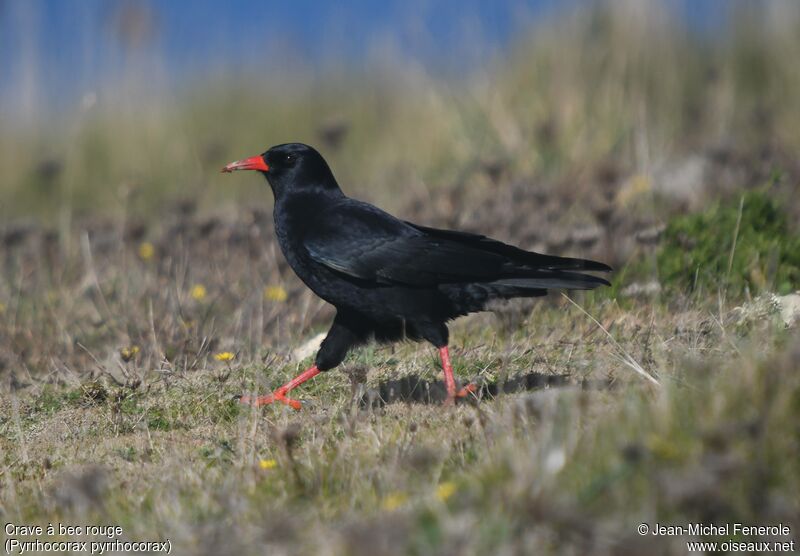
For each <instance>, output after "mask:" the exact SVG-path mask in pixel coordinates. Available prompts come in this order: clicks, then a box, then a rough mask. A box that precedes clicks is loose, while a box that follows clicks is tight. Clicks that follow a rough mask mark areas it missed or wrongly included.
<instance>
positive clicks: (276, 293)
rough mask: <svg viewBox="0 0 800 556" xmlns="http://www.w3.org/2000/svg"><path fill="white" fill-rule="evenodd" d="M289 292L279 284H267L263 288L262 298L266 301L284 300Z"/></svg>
mask: <svg viewBox="0 0 800 556" xmlns="http://www.w3.org/2000/svg"><path fill="white" fill-rule="evenodd" d="M287 297H289V294H288V293H286V290H285V289H283V287H281V286H267V287H266V288H264V299H266V300H267V301H286V298H287Z"/></svg>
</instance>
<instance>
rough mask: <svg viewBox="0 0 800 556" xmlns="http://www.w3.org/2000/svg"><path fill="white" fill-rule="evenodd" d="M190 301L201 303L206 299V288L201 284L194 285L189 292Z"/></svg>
mask: <svg viewBox="0 0 800 556" xmlns="http://www.w3.org/2000/svg"><path fill="white" fill-rule="evenodd" d="M191 295H192V299H194V300H195V301H203V300H204V299H205V298H206V287H205V286H204V285H203V284H195V285H194V286H192V291H191Z"/></svg>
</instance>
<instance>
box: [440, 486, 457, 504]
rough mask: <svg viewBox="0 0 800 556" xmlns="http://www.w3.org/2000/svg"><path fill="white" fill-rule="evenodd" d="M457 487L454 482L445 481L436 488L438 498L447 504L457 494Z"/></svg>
mask: <svg viewBox="0 0 800 556" xmlns="http://www.w3.org/2000/svg"><path fill="white" fill-rule="evenodd" d="M456 490H457V487H456V484H455V483H454V482H453V481H445V482H443V483H442V484H440V485H439V486H438V487H436V498H438V499H439V500H441V501H442V502H447V499H448V498H450V497H451V496H453V495H454V494H455V493H456Z"/></svg>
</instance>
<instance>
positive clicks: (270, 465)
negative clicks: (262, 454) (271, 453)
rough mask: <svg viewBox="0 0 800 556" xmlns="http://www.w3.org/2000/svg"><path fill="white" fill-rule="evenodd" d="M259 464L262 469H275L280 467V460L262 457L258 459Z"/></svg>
mask: <svg viewBox="0 0 800 556" xmlns="http://www.w3.org/2000/svg"><path fill="white" fill-rule="evenodd" d="M258 466H259V467H260V468H261V469H275V468H276V467H278V462H277V461H275V460H274V459H262V460H259V461H258Z"/></svg>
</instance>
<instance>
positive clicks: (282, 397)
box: [239, 365, 320, 409]
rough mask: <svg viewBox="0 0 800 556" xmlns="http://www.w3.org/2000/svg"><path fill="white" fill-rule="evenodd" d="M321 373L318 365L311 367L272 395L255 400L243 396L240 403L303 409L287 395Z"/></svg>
mask: <svg viewBox="0 0 800 556" xmlns="http://www.w3.org/2000/svg"><path fill="white" fill-rule="evenodd" d="M319 373H320V370H319V369H318V368H317V366H316V365H314V366H312V367H309V368H308V369H306V370H305V371H303V372H302V373H300V374H299V375H297V376H296V377H294V378H293V379H292V380H290V381H289V382H287V383H286V384H284V385H283V386H281V387H280V388H278V389H277V390H275V391H274V392H273V393H272V394H267V395H265V396H256V397H255V398H251V397H250V396H242V397H241V398H239V401H240V402H241V403H246V404H250V405H253V406H255V407H258V406H261V405H266V404H269V403H273V402H281V403H284V404H286V405H288V406H291V407H293V408H294V409H300V408H301V407H302V405H301V404H300V402H299V401H297V400H293V399H291V398H287V397H286V394H287V393H288V392H289V391H290V390H293V389H295V388H297V387H298V386H300V385H301V384H303V383H304V382H305V381H307V380H308V379H310V378H314V377H315V376H317V375H318V374H319Z"/></svg>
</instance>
